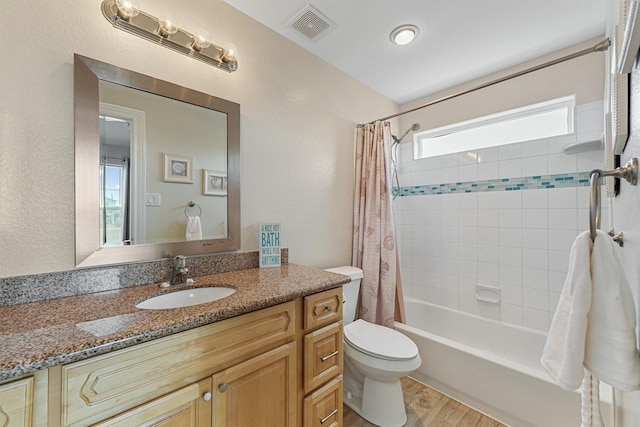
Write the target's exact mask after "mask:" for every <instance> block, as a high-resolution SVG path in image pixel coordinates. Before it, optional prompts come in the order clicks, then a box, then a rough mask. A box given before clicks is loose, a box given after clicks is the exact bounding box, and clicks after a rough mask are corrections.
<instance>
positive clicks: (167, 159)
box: [162, 153, 193, 184]
mask: <svg viewBox="0 0 640 427" xmlns="http://www.w3.org/2000/svg"><path fill="white" fill-rule="evenodd" d="M163 170H164V174H163V177H162V180H163V181H164V182H181V183H184V184H193V157H190V156H179V155H177V154H167V153H164V168H163Z"/></svg>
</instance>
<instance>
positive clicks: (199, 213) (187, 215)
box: [184, 202, 202, 218]
mask: <svg viewBox="0 0 640 427" xmlns="http://www.w3.org/2000/svg"><path fill="white" fill-rule="evenodd" d="M192 208H198V213H197V214H195V215H194V214H193V213H192V212H191V211H189V209H192ZM184 214H185V215H186V217H187V218H193V217H196V216H200V215H201V214H202V208H200V206H198V204H197V203H193V202H189V203H187V207H186V208H184ZM189 214H191V215H189Z"/></svg>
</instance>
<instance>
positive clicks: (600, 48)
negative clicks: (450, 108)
mask: <svg viewBox="0 0 640 427" xmlns="http://www.w3.org/2000/svg"><path fill="white" fill-rule="evenodd" d="M609 46H611V41H610V40H609V38H606V39H604V40H602V41H601V42H599V43H597V44H596V45H595V46H593V47H589V48H587V49H583V50H580V51H578V52H574V53H571V54H569V55H566V56H563V57H561V58H557V59H554V60H552V61H549V62H545V63H544V64H540V65H536V66H534V67H531V68H527V69H525V70H522V71H518V72H516V73H513V74H509V75H508V76H505V77H500V78H499V79H496V80H492V81H490V82H487V83H483V84H481V85H478V86H476V87H472V88H470V89H466V90H463V91H460V92H456V93H453V94H451V95H447V96H443V97H442V98H438V99H435V100H433V101H429V102H427V103H426V104H424V105H421V106H419V107H415V108H412V109H411V110H407V111H403V112H401V113H396V114H392V115H390V116H387V117H383V118H381V119H378V120H374V121H373V122H369V123H368V124H373V123H375V122H377V121H384V120H389V119H393V118H394V117H398V116H401V115H403V114H407V113H412V112H414V111H418V110H421V109H423V108H426V107H430V106H432V105H435V104H438V103H440V102H443V101H448V100H449V99H452V98H457V97H458V96H462V95H466V94H468V93H471V92H475V91H476V90H480V89H484V88H486V87H489V86H493V85H495V84H498V83H502V82H505V81H507V80H511V79H515V78H516V77H520V76H524V75H525V74H529V73H532V72H534V71H538V70H541V69H543V68H547V67H550V66H552V65H556V64H560V63H562V62H565V61H569V60H572V59H575V58H579V57H581V56H584V55H587V54H590V53H595V52H604V51H606V50H607V49H609ZM358 126H364V125H363V124H362V125H358Z"/></svg>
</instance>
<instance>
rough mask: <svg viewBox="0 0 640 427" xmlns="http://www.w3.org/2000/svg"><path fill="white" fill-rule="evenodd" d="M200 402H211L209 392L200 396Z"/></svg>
mask: <svg viewBox="0 0 640 427" xmlns="http://www.w3.org/2000/svg"><path fill="white" fill-rule="evenodd" d="M202 400H204V401H205V402H208V401H210V400H211V393H210V392H206V393H205V394H203V395H202Z"/></svg>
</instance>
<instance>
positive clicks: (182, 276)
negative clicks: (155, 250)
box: [166, 255, 189, 286]
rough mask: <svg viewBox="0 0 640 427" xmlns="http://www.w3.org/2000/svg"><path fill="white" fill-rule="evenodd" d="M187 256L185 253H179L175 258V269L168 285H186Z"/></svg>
mask: <svg viewBox="0 0 640 427" xmlns="http://www.w3.org/2000/svg"><path fill="white" fill-rule="evenodd" d="M188 272H189V269H188V268H187V258H186V257H185V256H184V255H178V256H176V257H174V258H173V271H172V272H171V277H170V278H169V280H168V281H167V282H166V283H167V286H173V285H184V284H185V283H187V273H188Z"/></svg>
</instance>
